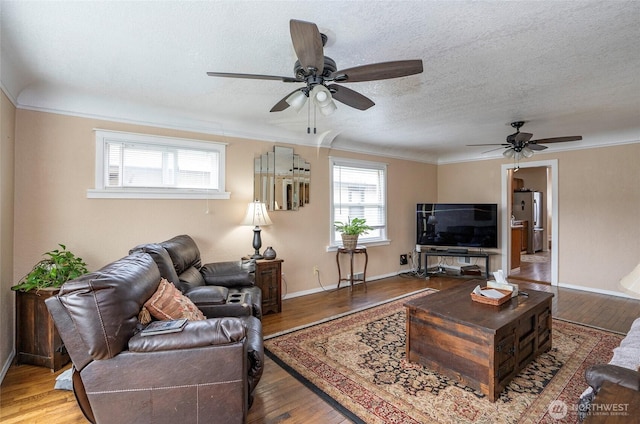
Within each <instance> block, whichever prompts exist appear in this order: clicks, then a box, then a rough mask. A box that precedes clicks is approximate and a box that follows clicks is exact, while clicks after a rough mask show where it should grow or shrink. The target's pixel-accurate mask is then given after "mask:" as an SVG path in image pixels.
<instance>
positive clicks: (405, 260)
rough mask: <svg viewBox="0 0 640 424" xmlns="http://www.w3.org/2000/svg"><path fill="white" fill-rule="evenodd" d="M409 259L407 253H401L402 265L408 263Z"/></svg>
mask: <svg viewBox="0 0 640 424" xmlns="http://www.w3.org/2000/svg"><path fill="white" fill-rule="evenodd" d="M408 263H409V261H408V260H407V255H400V265H406V264H408Z"/></svg>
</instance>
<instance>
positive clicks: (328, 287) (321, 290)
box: [282, 271, 404, 299]
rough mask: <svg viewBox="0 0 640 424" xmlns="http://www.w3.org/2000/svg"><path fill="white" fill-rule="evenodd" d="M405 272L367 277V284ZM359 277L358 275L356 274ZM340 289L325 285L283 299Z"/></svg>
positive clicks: (336, 285)
mask: <svg viewBox="0 0 640 424" xmlns="http://www.w3.org/2000/svg"><path fill="white" fill-rule="evenodd" d="M403 273H404V271H403V272H391V273H389V274H382V275H375V276H373V277H369V276H367V282H371V281H375V280H382V279H383V278H389V277H395V276H396V275H399V274H403ZM356 275H358V274H356ZM358 284H362V282H359V283H358ZM341 287H344V282H343V283H342V284H341ZM337 288H338V284H337V283H336V284H332V285H330V286H325V285H323V286H322V287H317V288H313V289H310V290H302V291H297V292H293V293H287V294H286V295H285V296H284V297H283V298H282V299H293V298H294V297H300V296H306V295H308V294H315V293H321V292H323V291H327V290H335V289H337Z"/></svg>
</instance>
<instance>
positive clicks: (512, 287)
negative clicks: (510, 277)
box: [487, 280, 518, 297]
mask: <svg viewBox="0 0 640 424" xmlns="http://www.w3.org/2000/svg"><path fill="white" fill-rule="evenodd" d="M487 287H489V288H492V289H499V290H507V291H509V292H511V297H517V296H518V285H517V284H512V283H498V282H497V281H493V280H491V281H487Z"/></svg>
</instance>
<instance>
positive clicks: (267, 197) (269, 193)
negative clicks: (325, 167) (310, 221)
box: [253, 146, 311, 211]
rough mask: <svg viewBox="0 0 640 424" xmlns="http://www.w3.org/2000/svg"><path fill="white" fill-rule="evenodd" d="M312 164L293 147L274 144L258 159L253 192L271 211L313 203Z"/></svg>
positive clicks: (256, 160)
mask: <svg viewBox="0 0 640 424" xmlns="http://www.w3.org/2000/svg"><path fill="white" fill-rule="evenodd" d="M310 182H311V165H310V164H309V162H307V161H305V160H304V159H303V158H301V157H300V155H296V154H294V153H293V148H292V147H281V146H274V148H273V152H267V153H265V154H263V155H260V156H259V157H257V158H255V159H254V182H253V184H254V185H253V194H254V197H255V199H256V200H259V201H261V202H263V203H264V204H265V205H267V210H269V211H296V210H298V209H299V208H301V207H303V206H304V205H305V204H307V203H309V191H310V190H309V189H310Z"/></svg>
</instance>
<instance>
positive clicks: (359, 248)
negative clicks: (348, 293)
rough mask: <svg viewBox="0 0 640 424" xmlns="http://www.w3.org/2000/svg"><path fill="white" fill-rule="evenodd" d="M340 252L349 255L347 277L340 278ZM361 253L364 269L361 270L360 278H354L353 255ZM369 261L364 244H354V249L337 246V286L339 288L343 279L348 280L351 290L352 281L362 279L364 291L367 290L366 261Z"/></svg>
mask: <svg viewBox="0 0 640 424" xmlns="http://www.w3.org/2000/svg"><path fill="white" fill-rule="evenodd" d="M340 254H348V255H349V256H350V257H349V264H350V267H349V271H350V274H349V278H342V272H341V270H340ZM357 254H363V255H364V271H362V278H354V276H353V255H357ZM368 262H369V255H368V254H367V247H366V246H356V248H355V249H345V248H344V247H339V248H338V251H337V252H336V263H337V264H338V288H340V283H341V282H343V281H348V282H349V284H350V286H351V290H352V291H353V283H354V281H362V284H364V291H367V263H368Z"/></svg>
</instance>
